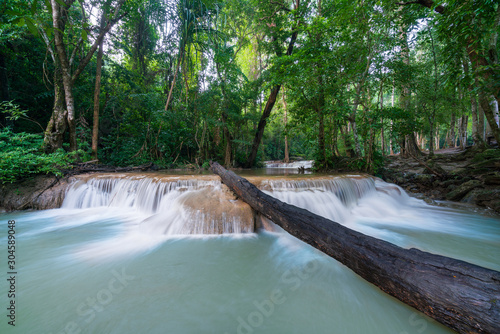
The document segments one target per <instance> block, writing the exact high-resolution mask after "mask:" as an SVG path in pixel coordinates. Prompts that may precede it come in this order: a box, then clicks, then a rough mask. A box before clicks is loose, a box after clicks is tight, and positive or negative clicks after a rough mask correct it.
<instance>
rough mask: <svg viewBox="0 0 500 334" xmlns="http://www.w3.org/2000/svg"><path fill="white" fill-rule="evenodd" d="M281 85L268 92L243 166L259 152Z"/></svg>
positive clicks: (290, 45)
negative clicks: (250, 148)
mask: <svg viewBox="0 0 500 334" xmlns="http://www.w3.org/2000/svg"><path fill="white" fill-rule="evenodd" d="M299 4H300V0H296V3H295V10H298V8H299ZM297 36H298V31H297V30H294V31H293V32H292V37H291V38H290V42H289V43H288V49H287V51H286V55H287V56H290V55H291V54H292V52H293V47H294V45H295V41H296V40H297ZM276 53H277V56H278V57H280V56H281V51H277V52H276ZM280 88H281V85H276V86H274V87H273V88H272V89H271V93H270V94H269V98H268V99H267V103H266V106H265V108H264V110H263V112H262V116H261V117H260V121H259V125H258V126H257V132H256V133H255V137H254V139H253V143H252V150H251V151H250V155H249V156H248V159H247V161H246V163H245V167H247V168H250V167H252V166H253V165H254V163H255V159H256V158H257V153H258V152H259V146H260V142H261V140H262V136H263V135H264V129H265V128H266V124H267V118H268V117H269V116H270V115H271V111H272V110H273V107H274V104H275V103H276V97H277V96H278V93H279V91H280Z"/></svg>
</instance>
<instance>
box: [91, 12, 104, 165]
mask: <svg viewBox="0 0 500 334" xmlns="http://www.w3.org/2000/svg"><path fill="white" fill-rule="evenodd" d="M103 18H104V15H103ZM103 25H104V20H103V19H101V27H102V26H103ZM103 44H104V40H103V41H101V43H100V44H99V51H98V52H97V64H96V74H95V90H94V123H93V126H92V159H94V160H97V144H98V141H99V95H100V94H101V72H102V57H103V52H104V51H103Z"/></svg>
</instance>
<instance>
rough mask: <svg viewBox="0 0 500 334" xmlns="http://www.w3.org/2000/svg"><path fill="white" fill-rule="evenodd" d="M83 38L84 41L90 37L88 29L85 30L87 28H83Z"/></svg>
mask: <svg viewBox="0 0 500 334" xmlns="http://www.w3.org/2000/svg"><path fill="white" fill-rule="evenodd" d="M82 38H83V40H84V41H87V39H88V34H87V30H85V29H82Z"/></svg>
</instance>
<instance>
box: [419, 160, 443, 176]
mask: <svg viewBox="0 0 500 334" xmlns="http://www.w3.org/2000/svg"><path fill="white" fill-rule="evenodd" d="M427 165H428V166H429V167H430V168H432V169H433V170H434V171H435V172H438V173H439V174H443V175H444V174H446V171H445V170H444V169H443V168H442V167H441V166H439V165H438V163H437V162H436V161H435V160H429V161H427ZM423 173H424V174H434V172H432V171H431V170H430V169H429V168H427V167H425V169H424V171H423Z"/></svg>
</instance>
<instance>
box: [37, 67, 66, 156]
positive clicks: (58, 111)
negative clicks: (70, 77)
mask: <svg viewBox="0 0 500 334" xmlns="http://www.w3.org/2000/svg"><path fill="white" fill-rule="evenodd" d="M57 61H58V60H56V62H57ZM67 126H68V123H67V115H66V108H65V105H64V88H63V83H62V75H61V72H60V68H59V67H58V66H56V67H55V69H54V109H53V110H52V116H51V117H50V120H49V124H48V125H47V129H46V130H45V136H44V138H43V146H44V151H45V152H47V153H53V152H54V151H56V150H57V149H59V148H62V145H63V139H64V133H65V132H66V129H67Z"/></svg>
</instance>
